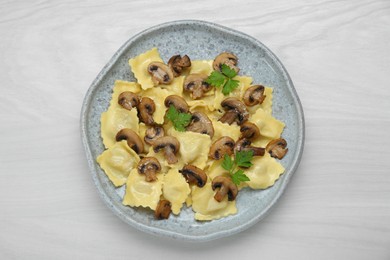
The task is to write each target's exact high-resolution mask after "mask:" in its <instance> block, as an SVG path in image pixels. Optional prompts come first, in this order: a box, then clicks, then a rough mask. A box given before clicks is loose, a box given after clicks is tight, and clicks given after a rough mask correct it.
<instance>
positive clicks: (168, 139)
mask: <svg viewBox="0 0 390 260" xmlns="http://www.w3.org/2000/svg"><path fill="white" fill-rule="evenodd" d="M179 149H180V143H179V141H178V140H177V139H176V137H173V136H163V137H160V138H158V139H157V140H156V141H154V142H153V151H154V152H155V153H158V152H159V151H160V150H164V156H165V158H166V159H167V161H168V163H169V164H173V163H176V162H177V161H178V160H177V158H176V154H177V153H178V152H179Z"/></svg>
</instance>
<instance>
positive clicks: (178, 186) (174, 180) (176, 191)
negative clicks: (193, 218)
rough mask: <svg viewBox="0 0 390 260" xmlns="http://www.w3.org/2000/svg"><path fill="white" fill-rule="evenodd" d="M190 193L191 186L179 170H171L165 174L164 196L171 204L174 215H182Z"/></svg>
mask: <svg viewBox="0 0 390 260" xmlns="http://www.w3.org/2000/svg"><path fill="white" fill-rule="evenodd" d="M190 193H191V189H190V186H189V185H188V183H187V181H186V179H185V178H184V177H183V175H182V174H181V173H180V172H179V171H178V169H177V168H173V169H170V170H169V171H168V172H167V173H166V174H165V176H164V183H163V196H164V198H165V199H167V200H169V201H170V202H171V204H172V212H173V214H176V215H178V214H179V213H180V209H181V208H182V206H183V203H185V201H186V199H187V198H188V195H189V194H190Z"/></svg>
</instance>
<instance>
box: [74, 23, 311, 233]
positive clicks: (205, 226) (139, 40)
mask: <svg viewBox="0 0 390 260" xmlns="http://www.w3.org/2000/svg"><path fill="white" fill-rule="evenodd" d="M153 47H157V48H158V50H159V52H160V54H161V57H162V58H163V60H164V61H167V60H168V59H169V57H171V56H172V55H175V54H177V53H181V54H188V55H189V56H190V57H191V59H193V60H196V59H213V58H214V57H215V56H216V55H218V54H219V53H221V52H223V51H230V52H232V53H234V54H236V55H237V56H238V57H239V66H240V68H241V72H240V74H243V75H244V74H245V75H250V76H252V77H253V80H254V82H255V83H261V84H264V85H267V86H270V87H273V89H274V95H273V96H274V98H273V106H272V108H273V116H274V117H276V118H277V119H279V120H281V121H283V122H284V123H285V124H286V128H285V129H284V132H283V137H284V138H285V139H286V140H287V143H288V148H289V152H288V153H287V155H286V156H285V157H284V158H283V159H282V160H281V163H282V164H283V166H284V167H285V169H286V171H285V173H284V174H283V175H282V176H281V178H280V179H279V180H278V181H277V182H276V183H275V185H274V186H272V187H270V188H268V189H265V190H250V189H243V190H242V191H240V195H239V196H238V198H237V203H236V204H237V209H238V213H237V214H236V215H232V216H228V217H225V218H222V219H219V220H213V221H208V222H199V221H196V220H194V213H193V212H192V210H191V208H186V207H185V206H184V209H183V210H182V212H181V213H180V215H179V216H174V215H172V214H171V216H170V217H169V219H168V220H162V221H161V220H155V219H154V216H153V214H151V212H150V211H148V210H144V209H142V208H131V207H127V206H123V205H122V202H121V201H122V198H121V196H122V195H123V193H124V188H120V189H116V188H115V187H114V186H113V185H112V184H111V182H110V181H109V179H108V178H107V177H106V175H105V174H104V172H103V171H102V170H101V169H100V167H99V165H98V164H97V163H96V157H97V156H98V155H99V154H101V153H102V152H103V151H104V147H103V144H102V139H101V137H100V115H101V113H102V112H104V111H105V110H106V109H107V108H108V105H109V101H110V98H111V93H112V87H113V84H114V81H115V80H118V79H120V80H127V81H135V78H134V76H133V74H132V73H131V71H130V68H129V65H128V60H129V59H130V58H132V57H135V56H137V55H139V54H140V53H143V52H145V51H147V50H149V49H151V48H153ZM81 135H82V142H83V144H84V148H85V152H86V156H87V161H88V164H89V168H90V172H91V173H92V178H93V180H94V183H95V185H96V187H97V190H98V193H99V194H100V196H101V198H102V199H103V201H104V202H105V204H106V205H107V206H108V207H109V208H110V209H111V210H112V211H113V212H114V213H115V215H117V216H118V217H119V218H120V219H122V220H123V221H124V222H126V223H127V224H129V225H130V226H133V227H134V228H137V229H139V230H142V231H144V232H147V233H150V234H155V235H159V236H165V237H170V238H176V239H180V240H187V241H207V240H212V239H216V238H221V237H225V236H228V235H233V234H236V233H238V232H241V231H243V230H245V229H248V228H250V227H251V226H252V225H254V224H255V223H257V222H258V221H260V220H261V219H263V218H264V217H265V216H266V214H267V213H268V212H269V211H270V209H271V208H272V206H273V205H275V203H276V202H277V201H278V199H279V198H280V196H281V195H282V193H283V191H284V190H285V188H286V186H287V184H288V182H289V180H290V179H291V177H292V175H293V173H294V171H295V170H296V168H297V166H298V164H299V161H300V158H301V155H302V150H303V143H304V117H303V111H302V107H301V104H300V101H299V98H298V95H297V93H296V91H295V89H294V86H293V83H292V81H291V79H290V77H289V75H288V73H287V71H286V69H285V68H284V66H283V65H282V63H281V62H280V61H279V59H278V58H277V57H276V56H275V55H274V54H273V53H272V52H271V51H270V50H269V49H268V48H267V47H266V46H264V44H262V43H261V42H260V41H258V40H256V39H254V38H253V37H251V36H248V35H246V34H244V33H241V32H238V31H235V30H232V29H229V28H226V27H224V26H221V25H217V24H213V23H209V22H205V21H196V20H185V21H173V22H169V23H164V24H160V25H157V26H154V27H152V28H149V29H147V30H145V31H143V32H141V33H139V34H137V35H135V36H134V37H132V38H130V39H129V40H128V41H127V42H126V43H125V44H124V45H123V46H122V47H121V48H120V49H119V50H118V51H117V52H116V53H115V54H114V56H113V57H112V59H111V60H110V61H109V62H108V64H107V65H106V66H105V67H104V68H103V69H102V71H101V72H100V73H99V74H98V76H97V77H96V79H95V80H94V81H93V83H92V85H91V86H90V88H89V89H88V92H87V93H86V96H85V99H84V102H83V107H82V111H81Z"/></svg>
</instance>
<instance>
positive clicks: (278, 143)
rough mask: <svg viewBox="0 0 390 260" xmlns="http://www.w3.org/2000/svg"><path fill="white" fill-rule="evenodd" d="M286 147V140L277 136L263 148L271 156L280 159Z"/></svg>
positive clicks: (284, 153)
mask: <svg viewBox="0 0 390 260" xmlns="http://www.w3.org/2000/svg"><path fill="white" fill-rule="evenodd" d="M286 147H287V142H286V140H284V139H283V138H278V139H275V140H272V141H271V142H269V143H268V144H267V146H266V147H265V149H266V150H267V152H269V154H270V155H271V156H272V157H274V158H278V159H282V158H283V157H284V156H285V155H286V153H287V151H288V148H286Z"/></svg>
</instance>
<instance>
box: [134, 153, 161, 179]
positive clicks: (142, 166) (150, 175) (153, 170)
mask: <svg viewBox="0 0 390 260" xmlns="http://www.w3.org/2000/svg"><path fill="white" fill-rule="evenodd" d="M137 170H138V173H139V174H145V180H146V181H147V182H153V181H155V180H157V176H156V174H157V173H159V172H160V171H161V165H160V162H159V161H158V160H157V159H156V158H155V157H144V158H142V159H141V160H140V161H139V163H138V167H137Z"/></svg>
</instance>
